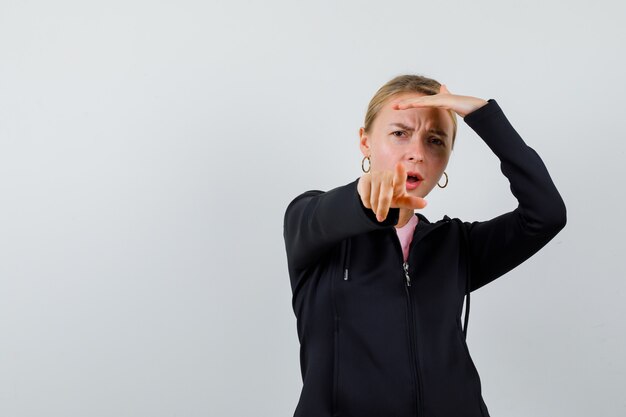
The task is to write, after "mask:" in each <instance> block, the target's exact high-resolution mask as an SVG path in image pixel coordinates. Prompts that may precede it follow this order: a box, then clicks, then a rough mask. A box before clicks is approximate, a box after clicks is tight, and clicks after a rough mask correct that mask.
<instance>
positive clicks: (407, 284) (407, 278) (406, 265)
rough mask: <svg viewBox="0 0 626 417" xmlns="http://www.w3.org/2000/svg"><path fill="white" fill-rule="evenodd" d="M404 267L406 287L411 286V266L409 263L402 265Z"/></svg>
mask: <svg viewBox="0 0 626 417" xmlns="http://www.w3.org/2000/svg"><path fill="white" fill-rule="evenodd" d="M402 266H403V267H404V276H405V277H406V286H407V287H410V286H411V277H409V264H408V263H407V262H404V263H402Z"/></svg>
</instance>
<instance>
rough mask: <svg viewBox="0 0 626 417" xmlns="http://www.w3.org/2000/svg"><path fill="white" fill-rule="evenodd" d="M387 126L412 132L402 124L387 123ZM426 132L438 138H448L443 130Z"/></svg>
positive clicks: (432, 129) (434, 129) (436, 129)
mask: <svg viewBox="0 0 626 417" xmlns="http://www.w3.org/2000/svg"><path fill="white" fill-rule="evenodd" d="M389 126H390V127H394V126H395V127H399V128H400V129H404V130H414V129H413V128H412V127H411V126H407V125H405V124H402V123H389ZM428 132H429V133H434V134H436V135H439V136H443V137H444V138H447V137H448V134H447V133H446V132H445V131H444V130H441V129H438V128H431V129H429V130H428Z"/></svg>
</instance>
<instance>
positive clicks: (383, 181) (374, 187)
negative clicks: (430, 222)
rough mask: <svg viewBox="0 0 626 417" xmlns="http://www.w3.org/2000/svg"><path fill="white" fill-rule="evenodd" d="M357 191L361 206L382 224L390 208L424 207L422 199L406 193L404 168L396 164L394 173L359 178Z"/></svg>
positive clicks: (370, 174) (373, 173)
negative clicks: (372, 213)
mask: <svg viewBox="0 0 626 417" xmlns="http://www.w3.org/2000/svg"><path fill="white" fill-rule="evenodd" d="M357 191H358V193H359V196H360V197H361V201H362V202H363V205H364V206H365V207H367V208H369V209H372V211H373V212H374V213H375V214H376V219H377V220H378V221H379V222H382V221H383V220H385V219H386V218H387V214H389V208H390V207H399V208H406V209H412V210H414V209H421V208H424V207H426V200H424V199H423V198H422V197H417V196H413V195H410V194H409V193H407V192H406V168H405V167H404V165H403V164H402V162H398V163H397V164H396V167H395V171H394V172H392V171H370V172H368V173H367V174H364V175H362V176H361V178H359V183H358V185H357Z"/></svg>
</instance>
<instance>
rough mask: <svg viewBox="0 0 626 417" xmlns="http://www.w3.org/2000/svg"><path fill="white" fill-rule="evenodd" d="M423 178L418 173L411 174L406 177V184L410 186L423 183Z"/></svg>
mask: <svg viewBox="0 0 626 417" xmlns="http://www.w3.org/2000/svg"><path fill="white" fill-rule="evenodd" d="M422 180H423V178H422V177H421V175H419V174H418V173H417V172H409V173H407V176H406V182H408V183H410V184H417V183H418V182H419V181H422Z"/></svg>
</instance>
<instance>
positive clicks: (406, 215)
mask: <svg viewBox="0 0 626 417" xmlns="http://www.w3.org/2000/svg"><path fill="white" fill-rule="evenodd" d="M412 216H415V212H414V211H413V210H411V209H403V208H401V209H400V216H399V217H398V224H396V226H395V227H396V229H399V228H401V227H403V226H405V225H406V224H407V223H408V222H409V220H411V217H412Z"/></svg>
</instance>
